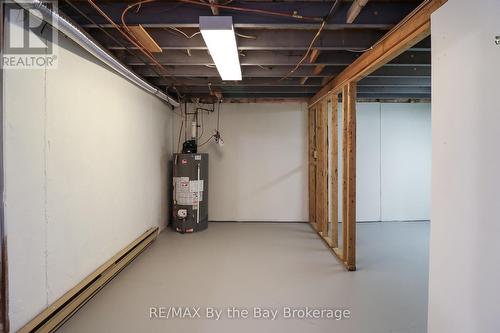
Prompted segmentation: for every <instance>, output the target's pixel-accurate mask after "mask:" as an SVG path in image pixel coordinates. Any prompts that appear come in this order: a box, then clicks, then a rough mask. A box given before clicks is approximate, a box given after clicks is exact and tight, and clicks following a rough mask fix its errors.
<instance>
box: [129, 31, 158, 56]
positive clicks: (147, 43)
mask: <svg viewBox="0 0 500 333" xmlns="http://www.w3.org/2000/svg"><path fill="white" fill-rule="evenodd" d="M128 28H129V29H130V33H131V34H132V35H134V37H135V38H136V39H137V40H138V41H139V42H140V43H141V44H142V45H143V46H144V47H145V48H146V50H148V51H149V52H151V53H160V52H162V51H163V50H162V48H161V47H160V46H159V45H158V43H156V41H155V40H154V39H153V37H151V35H150V34H149V33H148V32H147V31H146V29H144V28H143V27H142V25H140V24H139V25H131V26H128Z"/></svg>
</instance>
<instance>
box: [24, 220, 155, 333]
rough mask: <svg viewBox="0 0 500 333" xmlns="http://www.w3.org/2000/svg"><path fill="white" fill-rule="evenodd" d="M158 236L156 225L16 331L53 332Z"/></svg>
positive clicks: (25, 332) (26, 332)
mask: <svg viewBox="0 0 500 333" xmlns="http://www.w3.org/2000/svg"><path fill="white" fill-rule="evenodd" d="M157 235H158V227H155V228H151V229H149V230H147V231H146V232H145V233H143V234H142V235H141V236H140V237H139V238H137V239H136V240H135V241H133V242H132V243H130V244H129V245H128V246H127V247H125V248H124V249H123V250H121V251H120V252H118V253H117V254H115V255H114V256H113V257H112V258H110V259H109V260H108V261H106V262H105V263H104V264H103V265H101V266H100V267H99V268H97V269H96V270H95V271H94V272H93V273H92V274H90V275H89V276H87V277H86V278H85V279H83V280H82V281H81V282H80V283H78V284H77V285H76V286H75V287H73V288H72V289H71V290H70V291H68V292H67V293H66V294H64V295H63V296H62V297H61V298H59V299H58V300H57V301H55V302H54V303H52V304H51V305H50V306H49V307H48V308H46V309H45V310H43V311H42V312H41V313H40V314H39V315H37V316H36V317H35V318H33V319H32V320H31V321H30V322H29V323H27V324H26V325H25V326H24V327H22V328H21V329H20V330H19V331H18V332H19V333H28V332H37V333H38V332H53V331H54V330H56V329H57V328H58V327H60V326H61V325H62V324H63V323H64V322H65V321H66V320H68V319H69V318H70V317H71V316H72V315H73V314H74V313H75V312H76V311H78V309H80V308H81V307H82V306H83V305H85V303H86V302H87V301H89V300H90V298H92V296H94V295H95V294H96V293H97V292H98V291H99V290H101V289H102V288H103V287H104V286H105V285H106V283H108V282H109V281H111V279H112V278H113V277H115V276H116V275H117V274H118V273H119V272H120V271H121V270H122V269H124V268H125V266H127V265H128V264H129V263H130V262H131V261H132V260H133V259H134V258H135V257H137V256H138V255H139V254H140V253H141V252H142V251H143V250H144V249H145V248H146V247H147V246H148V245H149V244H151V242H153V241H154V240H155V238H156V236H157Z"/></svg>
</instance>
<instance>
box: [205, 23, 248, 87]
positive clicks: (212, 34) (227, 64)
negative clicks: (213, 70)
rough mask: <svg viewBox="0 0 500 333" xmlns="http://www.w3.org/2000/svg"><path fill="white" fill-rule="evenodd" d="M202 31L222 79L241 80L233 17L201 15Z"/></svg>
mask: <svg viewBox="0 0 500 333" xmlns="http://www.w3.org/2000/svg"><path fill="white" fill-rule="evenodd" d="M200 31H201V35H202V36H203V39H204V40H205V44H207V47H208V51H209V52H210V55H211V56H212V59H213V60H214V63H215V66H216V67H217V71H218V72H219V75H220V77H221V78H222V80H224V81H239V80H241V68H240V58H239V56H238V47H237V46H236V36H235V34H234V29H233V18H232V17H231V16H200Z"/></svg>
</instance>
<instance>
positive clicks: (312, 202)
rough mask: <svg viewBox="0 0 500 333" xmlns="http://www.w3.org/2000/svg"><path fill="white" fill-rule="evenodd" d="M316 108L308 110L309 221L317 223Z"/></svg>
mask: <svg viewBox="0 0 500 333" xmlns="http://www.w3.org/2000/svg"><path fill="white" fill-rule="evenodd" d="M315 112H316V110H315V108H309V110H308V137H309V154H308V156H309V163H308V165H309V222H310V223H311V224H312V223H316V161H315V154H316V153H315V151H316V147H315V131H316V129H315Z"/></svg>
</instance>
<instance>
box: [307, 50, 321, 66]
mask: <svg viewBox="0 0 500 333" xmlns="http://www.w3.org/2000/svg"><path fill="white" fill-rule="evenodd" d="M319 53H320V50H319V49H313V50H312V51H311V56H310V57H309V63H311V64H312V63H315V62H316V60H317V59H318V57H319Z"/></svg>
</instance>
